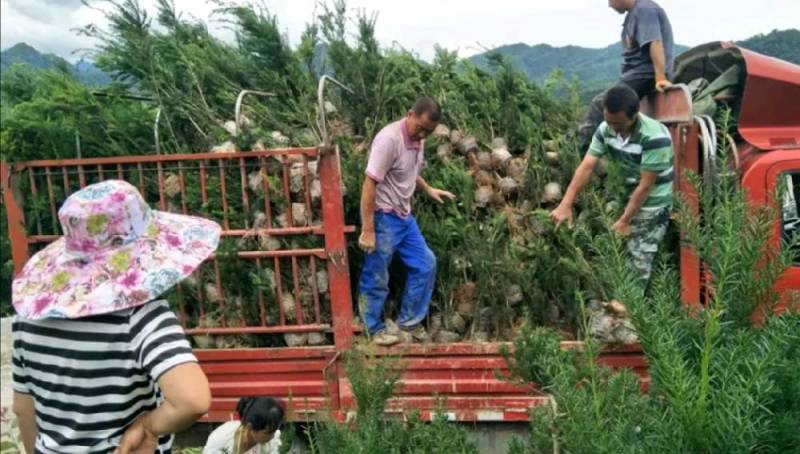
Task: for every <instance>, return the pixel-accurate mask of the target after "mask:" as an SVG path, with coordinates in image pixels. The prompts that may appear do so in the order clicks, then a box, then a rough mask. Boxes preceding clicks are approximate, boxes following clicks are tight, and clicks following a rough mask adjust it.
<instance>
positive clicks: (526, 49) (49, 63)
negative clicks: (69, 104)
mask: <svg viewBox="0 0 800 454" xmlns="http://www.w3.org/2000/svg"><path fill="white" fill-rule="evenodd" d="M737 44H740V45H741V46H743V47H745V48H747V49H750V50H753V51H755V52H759V53H762V54H765V55H770V56H773V57H777V58H781V59H783V60H786V61H789V62H792V63H795V64H799V65H800V30H798V29H788V30H774V31H772V32H770V33H768V34H761V35H756V36H753V37H752V38H749V39H746V40H744V41H739V42H737ZM675 47H676V54H680V53H681V52H683V51H685V50H686V49H688V47H687V46H683V45H676V46H675ZM324 52H325V49H324V46H322V45H321V46H320V49H319V51H318V53H319V58H320V59H321V58H324V57H323V56H324ZM493 53H499V54H501V55H503V56H505V57H507V58H509V59H510V60H511V61H512V62H513V63H514V64H515V65H516V66H517V67H518V68H519V69H521V70H522V71H524V72H525V73H526V74H527V75H528V77H530V78H531V79H533V80H535V81H537V82H542V81H544V80H545V79H546V78H547V76H548V75H550V74H551V73H552V72H553V71H554V70H556V69H560V70H562V71H563V72H564V74H565V75H566V76H567V77H568V78H570V79H571V78H572V77H577V78H578V79H579V80H580V81H581V83H582V84H583V87H584V90H585V92H594V91H597V90H600V89H601V88H603V87H605V86H608V85H610V84H612V83H613V82H614V81H615V80H616V79H617V77H618V76H619V70H620V65H621V63H622V56H621V55H622V46H621V44H619V43H617V44H612V45H610V46H607V47H604V48H601V49H594V48H586V47H579V46H565V47H553V46H551V45H549V44H536V45H533V46H531V45H528V44H524V43H517V44H509V45H504V46H500V47H497V48H495V49H492V50H489V51H487V52H484V53H482V54H478V55H475V56H473V57H470V58H469V60H470V61H471V62H472V63H474V64H476V65H478V66H479V67H484V68H486V67H488V58H487V57H488V56H489V55H490V54H493ZM15 63H23V64H27V65H30V66H33V67H35V68H39V69H48V68H62V69H65V70H67V71H70V72H71V73H72V74H74V75H75V77H76V78H77V79H78V80H80V81H82V82H84V83H85V84H87V85H92V86H101V85H105V84H107V83H109V82H110V80H111V78H110V77H109V76H108V75H107V74H106V73H104V72H103V71H101V70H100V69H99V68H97V67H96V66H95V65H94V63H92V62H91V61H89V60H80V61H78V62H77V63H75V64H70V63H69V62H67V61H66V60H64V59H63V58H61V57H58V56H56V55H53V54H43V53H41V52H39V51H37V50H36V49H34V48H33V47H31V46H29V45H28V44H25V43H19V44H16V45H14V46H13V47H10V48H8V49H6V50H3V51H2V52H0V70H5V69H7V68H8V67H10V66H11V65H13V64H15Z"/></svg>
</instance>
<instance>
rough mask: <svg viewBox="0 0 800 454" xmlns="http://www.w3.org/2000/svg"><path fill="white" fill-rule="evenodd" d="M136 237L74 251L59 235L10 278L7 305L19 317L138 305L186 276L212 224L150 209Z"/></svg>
mask: <svg viewBox="0 0 800 454" xmlns="http://www.w3.org/2000/svg"><path fill="white" fill-rule="evenodd" d="M153 214H154V216H153V221H152V223H151V225H150V228H149V229H148V231H147V232H146V234H145V235H143V236H142V237H140V238H138V239H136V240H134V241H132V242H130V243H127V244H124V245H122V246H119V247H115V248H112V249H108V250H104V251H100V252H97V253H93V254H89V255H75V254H73V253H71V252H70V251H68V250H67V249H66V241H65V239H64V238H63V237H62V238H59V239H58V240H56V241H54V242H53V243H51V244H50V245H48V246H47V247H46V248H44V249H42V250H41V251H39V252H38V253H36V254H35V255H34V256H33V257H32V258H31V259H30V260H28V262H27V263H26V264H25V266H24V267H23V269H22V271H21V272H20V273H19V275H17V277H16V278H15V279H14V283H13V285H12V303H13V305H14V308H15V309H16V311H17V313H18V314H19V315H20V316H21V317H24V318H27V319H31V320H37V319H43V318H67V319H75V318H82V317H88V316H91V315H100V314H106V313H110V312H115V311H119V310H123V309H127V308H132V307H136V306H140V305H142V304H145V303H147V302H148V301H152V300H153V299H155V298H157V297H159V296H160V295H162V294H163V293H164V292H166V291H167V290H169V289H170V288H172V287H173V286H175V285H176V284H177V283H178V282H180V281H181V280H183V279H185V278H186V277H187V276H189V275H190V274H192V273H193V272H194V271H195V270H197V268H198V267H199V266H200V265H201V264H202V263H203V262H204V261H205V260H206V259H207V258H208V257H209V256H211V254H213V253H214V251H215V250H216V249H217V246H218V244H219V238H220V234H221V228H220V226H219V224H217V223H216V222H213V221H210V220H207V219H203V218H199V217H194V216H186V215H178V214H172V213H166V212H163V211H153Z"/></svg>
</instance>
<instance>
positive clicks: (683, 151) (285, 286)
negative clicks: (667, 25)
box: [1, 43, 800, 421]
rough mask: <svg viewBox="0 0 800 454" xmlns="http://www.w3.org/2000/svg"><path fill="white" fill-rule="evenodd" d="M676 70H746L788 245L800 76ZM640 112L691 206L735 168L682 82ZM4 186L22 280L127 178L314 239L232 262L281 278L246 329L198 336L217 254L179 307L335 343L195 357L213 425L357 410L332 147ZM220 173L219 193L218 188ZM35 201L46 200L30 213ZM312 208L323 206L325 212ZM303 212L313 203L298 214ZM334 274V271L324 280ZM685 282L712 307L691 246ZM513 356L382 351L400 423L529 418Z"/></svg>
mask: <svg viewBox="0 0 800 454" xmlns="http://www.w3.org/2000/svg"><path fill="white" fill-rule="evenodd" d="M677 67H678V73H679V76H681V77H683V78H684V79H685V80H681V79H679V80H678V81H681V82H687V83H688V82H690V80H692V79H696V78H705V79H707V80H714V79H717V78H718V77H719V76H721V75H723V74H724V73H726V71H729V70H730V71H733V72H734V73H736V74H737V75H736V77H735V81H734V83H733V84H732V85H731V86H730V87H728V88H729V89H728V90H723V91H722V93H721V94H719V95H717V96H715V97H714V99H713V101H714V102H715V103H717V102H727V103H728V104H729V105H730V106H731V107H732V109H733V110H734V112H735V113H736V117H737V118H738V124H737V131H738V134H737V137H736V140H734V141H733V142H732V143H735V148H736V150H734V153H733V156H734V157H735V159H734V161H735V162H734V166H735V169H733V170H734V171H736V172H738V174H739V177H740V181H741V186H742V187H743V188H745V189H746V190H747V193H748V195H749V197H750V199H751V200H752V202H753V203H754V204H766V203H775V202H780V203H781V206H783V208H784V209H783V210H782V215H783V219H781V222H780V223H779V225H780V228H778V229H776V231H775V233H774V240H775V241H776V242H779V241H781V238H783V237H784V236H785V235H791V234H792V233H793V232H794V231H795V230H796V229H797V228H798V225H800V206H798V202H800V108H798V107H797V106H800V67H798V66H797V65H792V64H790V63H787V62H784V61H780V60H777V59H773V58H770V57H766V56H763V55H759V54H756V53H753V52H750V51H747V50H745V49H742V48H740V47H737V46H734V45H732V44H726V43H712V44H708V45H705V46H701V47H698V48H695V49H692V50H690V51H688V52H687V53H685V54H683V55H682V56H681V57H680V59H679V62H678V65H677ZM732 68H733V69H732ZM737 68H738V69H737ZM320 97H321V96H320ZM237 104H238V103H237ZM643 110H644V111H645V112H646V113H648V114H649V115H651V116H653V117H655V118H658V119H659V120H661V121H662V122H664V123H665V124H666V125H667V126H668V127H669V128H670V131H671V132H672V137H673V142H674V149H675V168H676V169H677V172H676V180H675V185H676V188H677V190H678V191H681V192H683V193H684V194H686V195H687V196H688V197H689V198H690V199H691V198H692V197H693V195H694V194H693V191H692V189H691V187H690V186H689V185H688V183H687V181H686V180H685V178H684V177H683V175H685V172H687V171H693V172H696V173H698V174H700V175H703V176H704V177H706V178H707V179H708V181H709V182H713V178H711V177H712V176H713V174H714V173H715V172H719V171H726V169H720V168H719V167H720V166H719V165H718V163H717V153H716V149H715V148H716V146H715V145H716V144H715V142H714V136H715V134H714V133H713V130H712V129H713V122H711V123H709V122H708V120H707V119H703V118H702V117H696V116H695V115H694V111H693V104H692V97H691V94H690V92H689V88H688V87H687V86H686V85H676V86H675V87H674V88H673V89H671V90H670V91H668V92H667V93H666V94H663V95H658V96H653V97H651V98H648V99H646V100H644V101H643ZM237 111H238V109H237ZM321 111H323V112H324V109H321ZM322 129H323V131H324V118H323V123H322ZM314 166H316V169H314V168H313V167H314ZM254 169H255V171H257V172H260V173H263V174H270V172H271V174H270V175H269V176H270V178H271V179H270V178H264V179H261V180H258V179H256V180H255V181H256V183H255V186H256V187H253V186H254V185H253V181H252V179H251V175H252V173H253V170H254ZM314 174H316V177H317V178H318V181H319V184H320V186H321V187H320V188H318V189H321V191H319V193H320V199H321V200H319V201H318V202H315V201H314V200H312V196H310V195H309V193H310V191H308V190H306V191H305V192H304V193H305V199H304V200H300V201H299V202H296V203H293V204H288V203H284V204H283V209H284V210H285V213H282V216H284V218H283V219H282V220H280V222H279V221H278V220H276V219H275V217H276V216H274V213H275V209H274V207H273V206H271V203H272V202H273V201H275V200H277V199H278V198H284V200H289V199H291V194H290V193H289V187H290V186H291V185H292V184H293V182H297V184H301V185H305V187H306V189H308V185H309V184H313V179H314ZM1 176H2V189H3V200H4V203H5V205H6V211H7V215H8V221H9V222H8V225H9V235H10V238H11V246H12V255H13V262H14V266H15V269H16V270H17V271H19V270H20V269H21V268H22V266H23V264H24V263H25V261H26V260H27V259H28V257H29V255H30V254H31V253H32V252H33V251H35V250H37V249H38V248H40V247H42V245H44V244H46V243H47V242H49V241H52V240H53V239H54V238H56V237H57V235H58V231H57V226H56V225H55V223H53V222H52V220H53V219H55V212H56V210H57V207H58V206H59V204H60V203H61V198H63V195H64V194H69V193H70V192H72V191H74V190H75V189H77V188H78V187H82V186H84V185H86V184H90V183H92V182H95V181H100V180H103V179H108V178H121V179H127V180H128V181H131V182H132V183H134V184H137V185H139V187H140V190H141V191H142V193H143V194H149V196H148V198H149V199H150V200H149V201H150V202H151V203H154V204H155V205H156V206H158V207H159V208H160V209H175V210H178V211H183V212H187V211H188V208H187V198H186V194H187V193H188V192H190V191H194V192H195V193H198V191H199V197H200V198H202V202H203V204H204V205H205V204H207V203H209V202H210V201H214V199H217V200H216V201H217V202H219V203H218V205H221V210H218V212H219V214H220V215H219V218H218V219H216V220H217V221H219V222H220V224H221V225H222V226H223V229H224V233H223V235H224V237H227V238H242V237H245V236H247V235H252V234H253V229H254V228H258V231H259V233H261V234H266V235H269V237H270V238H313V239H315V240H317V241H316V243H314V242H313V241H312V242H311V243H314V244H316V247H310V248H296V249H286V248H283V249H279V250H264V248H261V247H254V248H250V249H248V248H242V249H240V250H238V251H236V252H235V255H236V256H237V258H236V260H240V261H242V262H243V263H244V262H246V263H247V264H248V265H249V266H257V267H258V268H259V269H261V267H262V266H263V265H265V264H268V265H270V267H271V268H272V269H273V270H274V272H275V276H276V281H275V282H274V284H275V287H276V295H275V296H276V298H272V299H270V298H267V297H265V296H264V295H262V294H261V292H260V291H259V292H258V295H257V296H256V299H257V301H255V302H253V304H255V307H256V308H257V314H256V315H255V316H254V317H250V318H249V319H247V320H244V317H241V318H242V320H240V321H238V322H236V323H232V322H230V321H226V320H224V319H223V320H222V321H221V323H219V324H218V326H213V327H209V326H199V325H198V324H197V323H196V317H195V318H193V317H192V316H190V314H189V313H190V312H192V311H195V312H196V311H198V310H199V311H200V315H201V316H202V315H203V311H204V310H205V311H210V310H212V309H213V307H212V306H215V305H217V306H225V305H226V304H236V302H235V301H232V300H229V298H226V297H225V292H226V290H229V289H226V288H225V285H224V283H223V282H221V279H220V272H219V264H218V262H217V258H212V259H211V260H210V261H209V262H207V263H206V265H205V266H206V267H208V269H209V270H210V274H209V275H210V276H212V279H211V288H207V289H206V291H207V292H214V291H216V292H217V295H216V296H215V297H214V298H211V296H210V294H207V298H206V301H204V302H203V303H202V304H199V307H195V308H190V307H185V306H184V305H183V304H179V305H178V307H177V311H178V313H179V315H180V318H181V321H182V322H183V324H184V327H185V329H186V332H187V334H188V335H190V336H202V335H217V336H222V335H224V336H236V335H251V334H278V335H281V334H300V335H302V334H303V333H316V334H317V337H318V338H320V336H319V335H320V334H322V335H324V336H327V339H328V340H329V341H330V340H332V342H329V344H328V345H317V346H304V347H294V348H292V347H278V348H222V349H197V350H195V353H196V355H197V357H198V358H199V359H200V361H201V364H202V367H203V369H204V370H205V372H206V374H207V375H208V378H209V380H210V383H211V389H212V393H213V397H214V400H213V404H212V408H211V411H210V412H209V414H208V415H207V416H206V419H207V420H208V421H223V420H228V419H230V418H231V417H232V414H233V413H234V409H235V405H236V401H237V399H238V398H239V397H241V396H245V395H270V396H278V397H282V398H287V399H288V398H291V400H292V402H293V405H292V415H291V417H292V418H293V419H295V420H301V421H302V420H316V419H323V418H327V417H328V416H329V414H331V413H329V412H332V416H333V417H335V418H345V417H346V416H347V412H348V411H350V410H351V409H352V408H353V396H352V392H351V390H350V387H349V383H348V381H347V378H346V376H345V375H344V373H343V369H344V367H343V353H345V352H346V351H347V350H348V349H349V348H350V346H351V345H352V343H353V340H354V336H355V335H356V334H357V331H358V329H357V326H356V325H355V324H354V319H353V315H354V314H353V302H352V297H351V295H352V293H351V279H350V275H349V267H348V258H347V234H348V233H352V232H354V230H355V229H354V227H353V226H348V225H346V224H345V218H344V212H343V203H342V185H341V173H340V167H339V152H338V150H337V149H336V148H335V147H330V146H319V147H314V148H286V149H272V150H265V151H250V152H240V153H203V154H178V155H149V156H126V157H115V158H96V159H71V160H40V161H30V162H20V163H13V164H10V163H5V162H4V163H3V165H2V175H1ZM212 178H213V179H214V182H215V183H214V185H213V186H214V187H213V188H212V187H211V184H210V183H209V182H210V181H211V179H212ZM232 179H233V180H232ZM781 179H785V181H786V182H787V184H788V185H789V187H790V188H791V189H792V190H791V191H789V192H788V196H787V198H786V200H783V201H774V200H771V198H772V194H773V189H774V188H775V187H776V185H777V184H778V181H779V180H781ZM234 180H238V181H237V184H238V187H239V188H241V189H240V190H228V187H229V186H233V185H232V184H231V182H232V181H234ZM270 181H272V182H278V184H277V185H275V184H272V183H270ZM150 185H155V186H157V187H151V186H150ZM259 185H261V188H260V189H259V187H258V186H259ZM21 188H23V189H22V190H24V191H25V193H26V194H25V195H24V196H23V194H21V191H22V190H21ZM253 191H257V192H258V191H263V192H260V193H261V195H262V196H261V197H260V198H255V197H254V196H253ZM270 191H272V192H270ZM237 192H239V193H237ZM220 199H221V200H220ZM32 200H39V201H42V200H43V201H44V202H37V203H30V201H32ZM234 200H235V201H236V206H237V207H241V208H242V209H249V208H251V205H253V204H255V203H258V204H261V203H263V204H264V206H263V213H265V215H266V219H265V220H264V221H263V222H262V223H263V224H264V225H262V226H255V227H254V226H252V225H250V224H249V223H248V222H247V221H245V222H244V223H242V222H241V220H240V219H238V220H237V219H235V216H234V214H235V213H233V212H232V208H231V207H232V206H233V201H234ZM26 203H27V205H26ZM315 203H316V204H317V206H316V208H315V207H313V206H312V205H314V204H315ZM32 205H36V206H32ZM294 205H304V207H305V208H304V209H302V210H300V209H299V210H298V211H297V212H295V210H293V209H292V208H293V206H294ZM315 210H316V212H317V213H319V214H320V216H316V218H317V219H315V216H314V215H313V214H312V213H314V212H315ZM40 213H44V214H49V215H50V216H51V217H50V218H49V219H50V220H51V222H50V223H48V222H42V220H41V219H40V217H41V218H44V214H42V215H41V216H40ZM300 213H302V214H303V215H304V216H303V217H304V218H305V219H303V220H302V222H298V220H297V219H296V218H297V217H298V215H299V214H300ZM48 224H52V226H51V225H48ZM242 244H244V243H242ZM301 269H305V270H311V275H312V276H322V277H323V281H320V280H319V279H313V278H312V279H305V278H303V277H302V276H301V274H302V272H301V271H300V270H301ZM281 270H283V271H281ZM323 270H324V271H325V273H322V274H319V273H318V271H323ZM680 271H681V273H680V274H681V285H682V297H683V300H684V302H685V304H701V303H702V301H703V294H702V290H701V289H702V288H703V285H702V283H703V277H704V269H703V265H702V264H701V263H700V262H699V260H698V259H697V257H696V256H695V255H694V254H693V253H692V251H691V250H690V249H688V248H685V249H683V250H681V251H680ZM287 276H288V278H287ZM780 286H781V288H783V289H794V290H800V262H798V266H793V267H792V268H791V269H790V270H788V271H787V272H786V275H785V276H784V277H783V279H782V280H781V283H780ZM200 287H201V292H202V288H203V287H202V286H200ZM282 294H289V295H294V297H295V301H301V298H300V296H301V294H303V295H305V299H304V301H306V303H304V304H306V305H307V307H300V306H301V305H299V304H296V305H294V307H289V308H287V307H284V305H283V304H280V303H278V301H281V300H282V299H281V295H282ZM275 306H277V308H276V307H275ZM269 314H276V315H273V316H270V315H269ZM500 347H501V344H497V343H493V344H492V343H490V344H474V343H454V344H430V345H419V344H415V345H408V346H401V347H397V348H392V349H382V350H379V351H378V354H379V355H385V354H401V355H402V358H403V364H404V366H405V369H404V373H403V376H402V380H401V382H402V387H401V388H400V390H399V394H398V396H397V397H396V398H395V399H393V400H392V401H391V402H390V404H389V406H388V408H387V412H403V411H405V410H410V409H418V410H421V415H422V417H423V419H424V418H429V417H430V415H431V413H432V412H433V411H434V409H435V408H436V406H437V403H438V402H439V399H440V398H445V399H444V410H445V411H446V412H447V415H448V417H449V418H450V419H452V420H458V421H524V420H527V419H528V410H529V409H530V407H532V406H534V405H538V404H542V403H544V402H547V397H546V396H545V395H543V394H541V393H539V392H537V390H536V389H535V387H526V386H518V385H515V384H512V383H510V382H507V381H504V380H502V379H500V378H498V372H499V373H500V374H501V375H502V374H503V373H504V372H505V371H506V364H505V362H504V360H503V358H502V357H501V356H500V354H499V349H500ZM600 361H601V362H602V363H604V364H606V365H609V366H612V367H627V368H631V369H634V370H636V371H637V372H638V373H639V374H640V375H641V376H642V377H643V380H644V384H645V386H646V384H647V365H646V362H645V359H644V356H643V355H642V353H641V350H640V349H639V348H638V347H637V346H629V347H625V348H621V349H615V350H608V351H605V352H603V353H602V355H601V358H600Z"/></svg>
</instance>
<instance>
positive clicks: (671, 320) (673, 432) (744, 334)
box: [509, 125, 800, 453]
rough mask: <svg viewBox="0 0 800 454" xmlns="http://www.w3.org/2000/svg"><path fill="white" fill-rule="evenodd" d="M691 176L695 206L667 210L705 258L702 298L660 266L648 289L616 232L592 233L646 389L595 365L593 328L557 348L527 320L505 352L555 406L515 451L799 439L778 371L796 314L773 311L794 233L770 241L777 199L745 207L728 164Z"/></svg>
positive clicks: (755, 448)
mask: <svg viewBox="0 0 800 454" xmlns="http://www.w3.org/2000/svg"><path fill="white" fill-rule="evenodd" d="M723 126H724V125H723ZM721 130H722V131H725V129H721ZM720 140H721V141H723V140H725V139H722V138H721V139H720ZM721 143H724V142H721ZM723 168H724V166H723ZM692 180H693V182H694V188H695V190H696V191H697V193H698V194H699V210H700V212H701V213H702V214H703V215H702V216H698V215H697V214H696V212H695V211H694V210H693V209H692V208H691V207H690V205H689V204H688V203H681V204H680V206H679V208H678V210H677V216H676V217H677V220H678V223H679V225H680V226H681V228H682V229H683V231H684V232H685V233H686V234H685V238H686V241H687V243H688V244H689V245H690V246H691V247H692V248H694V249H695V250H696V251H698V255H699V256H700V258H701V259H702V260H704V262H705V263H706V264H707V266H708V268H707V269H708V280H707V282H706V288H705V290H706V294H707V295H708V296H707V298H706V300H705V301H704V304H703V305H701V306H699V307H685V306H683V305H682V304H681V302H680V287H679V285H678V283H679V282H680V278H679V276H678V275H677V273H676V271H675V270H673V269H670V268H667V267H664V268H662V269H661V270H660V271H659V272H657V273H656V275H655V277H654V282H653V283H651V287H652V288H651V290H650V292H649V293H647V294H646V293H645V291H644V289H642V288H641V287H640V286H638V285H636V279H635V275H634V274H633V272H632V270H631V269H630V267H629V265H628V258H627V255H626V253H625V248H624V244H623V240H622V239H620V238H619V237H616V236H614V235H610V234H609V235H601V236H599V237H597V238H596V240H595V241H594V242H593V247H594V248H595V250H596V252H597V256H598V257H600V258H602V260H603V263H604V266H603V267H598V268H597V270H598V271H599V274H600V277H601V279H602V280H603V281H604V282H607V283H608V284H609V286H610V289H611V294H610V296H612V297H614V298H617V299H619V300H620V301H623V302H625V304H626V306H627V308H628V311H629V313H630V317H631V319H632V321H633V324H634V326H635V327H636V330H637V331H638V334H639V338H640V342H641V346H642V348H643V350H644V353H645V355H646V357H647V361H648V366H649V376H650V385H649V390H648V392H647V394H644V395H640V394H639V393H638V392H637V390H638V389H639V386H640V384H639V383H638V379H637V377H635V376H633V375H631V373H630V372H627V371H611V370H608V369H606V368H604V367H601V366H598V365H597V352H598V350H597V347H596V346H595V345H594V342H593V341H591V340H590V339H587V340H586V344H585V345H586V348H585V349H584V350H583V351H563V350H561V348H560V345H559V344H558V339H557V338H556V337H554V336H553V334H552V333H551V332H550V331H549V330H547V329H543V328H528V329H526V330H525V331H524V333H523V335H522V336H521V337H520V338H519V339H518V340H517V341H516V342H515V346H516V351H515V353H514V355H513V357H511V356H509V359H511V361H512V364H513V365H514V366H513V369H514V370H515V371H516V373H517V375H518V376H519V377H521V378H522V379H524V380H526V381H528V382H534V383H538V384H539V385H540V386H542V388H543V389H544V390H545V391H547V392H550V393H552V396H553V398H554V401H555V402H556V403H557V406H556V407H555V408H556V410H552V409H550V410H548V409H545V408H543V409H540V410H536V411H535V412H534V418H533V423H532V424H533V433H534V435H533V437H532V439H531V440H529V441H528V442H520V441H517V442H515V443H514V444H513V446H512V448H513V449H512V452H515V453H533V452H550V451H551V450H552V445H553V438H555V439H556V441H557V442H558V443H560V445H561V448H562V449H563V451H565V452H576V453H577V452H608V453H610V452H697V453H712V452H788V451H793V450H797V449H798V447H800V444H798V442H799V441H800V440H799V439H798V436H797V435H796V432H794V431H788V430H787V428H788V424H792V423H796V422H797V420H798V418H800V412H798V411H797V401H798V395H797V386H796V380H795V382H792V381H787V378H788V377H789V375H793V374H795V372H796V370H797V367H798V365H800V362H798V359H797V358H798V355H797V350H798V348H800V335H799V334H798V333H800V330H799V329H798V328H800V315H799V314H798V313H797V311H796V310H793V309H792V308H791V306H790V308H789V309H788V310H786V311H783V312H780V313H777V314H776V313H773V311H772V309H773V308H774V307H775V306H776V304H777V303H778V302H779V295H778V294H777V293H776V292H775V291H773V289H774V288H775V284H776V283H777V280H778V277H779V276H780V275H781V274H782V273H783V272H784V271H785V270H786V269H787V268H788V266H789V265H790V264H791V260H792V248H791V247H789V246H791V245H783V246H781V245H777V244H775V242H774V241H773V239H772V238H773V233H774V231H775V228H776V222H777V220H778V219H779V217H778V215H777V212H776V210H775V209H773V208H772V207H770V206H762V207H753V205H751V204H750V203H749V201H748V200H747V196H746V194H745V192H744V191H743V190H741V189H740V188H738V187H737V176H736V175H735V174H734V173H727V174H723V175H720V176H719V177H718V179H717V181H716V183H715V184H714V185H711V186H704V185H703V184H702V183H701V181H700V179H699V178H696V177H692ZM754 320H755V321H754ZM758 320H761V321H760V322H759V321H758ZM792 371H795V372H792ZM623 384H624V386H623Z"/></svg>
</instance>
